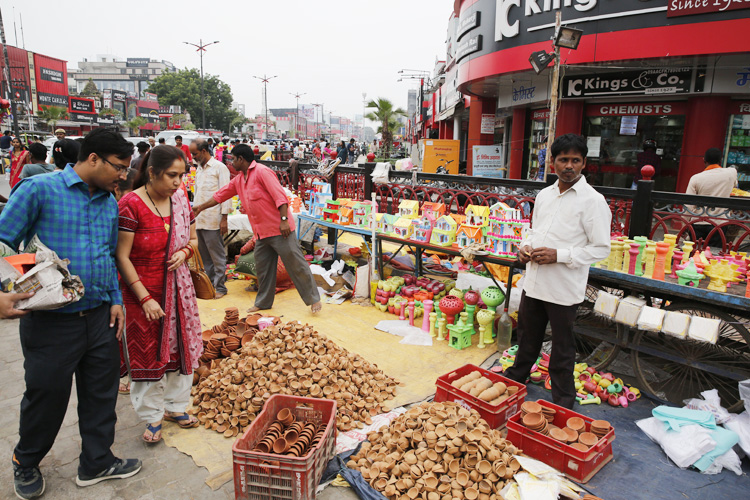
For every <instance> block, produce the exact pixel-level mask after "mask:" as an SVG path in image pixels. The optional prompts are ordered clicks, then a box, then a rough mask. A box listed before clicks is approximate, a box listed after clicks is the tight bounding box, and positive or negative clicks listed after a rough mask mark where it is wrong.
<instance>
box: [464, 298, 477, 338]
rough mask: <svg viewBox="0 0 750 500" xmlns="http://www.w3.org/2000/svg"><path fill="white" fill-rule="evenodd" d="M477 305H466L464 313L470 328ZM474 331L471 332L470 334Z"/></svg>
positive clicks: (472, 324)
mask: <svg viewBox="0 0 750 500" xmlns="http://www.w3.org/2000/svg"><path fill="white" fill-rule="evenodd" d="M476 308H477V306H472V305H468V304H467V305H466V314H467V317H468V319H467V320H466V324H467V325H469V326H470V327H471V329H472V330H473V329H474V311H475V310H476ZM474 333H476V332H472V335H473V334H474Z"/></svg>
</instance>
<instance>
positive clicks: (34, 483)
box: [13, 457, 44, 499]
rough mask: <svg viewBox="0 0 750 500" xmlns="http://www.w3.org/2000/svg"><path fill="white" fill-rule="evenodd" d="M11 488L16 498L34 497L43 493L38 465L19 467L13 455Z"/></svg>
mask: <svg viewBox="0 0 750 500" xmlns="http://www.w3.org/2000/svg"><path fill="white" fill-rule="evenodd" d="M13 488H14V489H15V491H16V496H17V497H18V498H23V499H27V498H36V497H40V496H42V494H44V477H42V472H41V471H40V470H39V467H21V466H20V465H18V464H17V463H16V461H15V457H13Z"/></svg>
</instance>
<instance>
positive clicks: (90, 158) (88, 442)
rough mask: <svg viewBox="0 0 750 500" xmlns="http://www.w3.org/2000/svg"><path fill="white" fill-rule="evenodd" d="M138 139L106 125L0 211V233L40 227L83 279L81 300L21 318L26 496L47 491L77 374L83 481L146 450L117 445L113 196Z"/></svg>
mask: <svg viewBox="0 0 750 500" xmlns="http://www.w3.org/2000/svg"><path fill="white" fill-rule="evenodd" d="M132 154H133V146H132V144H130V143H129V142H127V141H126V140H125V139H123V138H122V137H121V136H120V135H119V134H117V133H116V132H113V131H110V130H107V129H104V128H100V129H96V130H94V131H92V132H90V133H89V134H88V135H87V136H86V138H85V139H84V140H83V142H82V144H81V148H80V153H79V155H78V161H77V163H76V164H75V165H69V166H68V167H66V168H65V170H64V171H62V172H61V173H59V174H56V175H37V176H34V177H32V178H30V179H27V180H24V182H22V183H21V184H19V185H18V187H17V188H16V189H14V190H13V194H12V196H11V197H10V201H9V202H8V204H7V206H6V207H5V210H4V211H3V213H2V215H0V241H2V242H3V243H5V244H6V245H8V246H9V247H11V248H14V249H17V248H19V246H20V245H21V243H22V242H24V243H28V241H29V240H30V239H31V238H32V237H33V236H34V235H37V236H38V237H39V238H40V240H41V241H42V242H43V243H44V244H45V245H47V246H48V247H49V248H50V249H51V250H54V251H55V252H56V253H57V254H58V255H59V256H60V257H61V258H65V259H69V261H70V264H69V265H68V268H69V270H70V273H71V274H75V275H78V276H79V277H80V279H81V281H82V282H83V285H84V287H85V291H86V293H85V295H84V297H83V298H81V300H79V301H78V302H75V303H73V304H69V305H67V306H65V307H62V308H59V309H56V310H54V311H32V312H30V313H29V314H27V315H25V316H23V317H22V318H21V323H20V337H21V348H22V350H23V355H24V370H25V375H24V378H25V382H26V391H25V392H24V396H23V399H22V401H21V418H20V425H19V435H20V438H19V441H18V444H17V445H16V448H15V450H14V452H13V473H14V488H15V492H16V495H17V496H18V497H19V498H35V497H38V496H41V495H42V493H44V478H43V476H42V474H41V471H40V470H39V463H40V462H41V461H42V459H43V458H44V457H45V455H46V454H47V452H48V451H49V450H50V448H51V447H52V444H53V443H54V441H55V438H56V436H57V433H58V431H59V429H60V426H61V424H62V421H63V418H64V417H65V412H66V411H67V407H68V401H69V399H70V391H71V386H72V380H73V374H74V373H75V376H76V390H77V394H78V418H79V430H80V434H81V441H82V443H81V454H80V456H79V465H78V476H77V477H76V484H78V485H79V486H89V485H92V484H96V483H98V482H100V481H104V480H107V479H114V478H125V477H130V476H132V475H134V474H136V473H138V471H139V470H140V469H141V462H140V460H136V459H126V460H122V459H119V458H117V457H115V456H114V455H113V454H112V451H111V449H110V448H111V446H112V443H113V442H114V438H115V422H116V420H117V416H116V413H115V403H116V402H117V384H118V370H117V365H118V358H119V355H118V345H117V341H118V339H119V338H120V335H121V333H122V329H123V323H124V316H123V310H122V293H121V292H120V288H119V286H118V283H117V270H116V268H115V262H114V252H115V245H116V242H117V203H116V202H115V199H114V197H113V196H112V194H111V193H112V191H114V189H115V186H116V185H117V182H118V181H119V180H121V179H122V178H124V177H125V175H126V174H127V171H128V167H129V163H130V157H131V156H132Z"/></svg>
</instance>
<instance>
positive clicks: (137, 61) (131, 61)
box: [125, 57, 151, 68]
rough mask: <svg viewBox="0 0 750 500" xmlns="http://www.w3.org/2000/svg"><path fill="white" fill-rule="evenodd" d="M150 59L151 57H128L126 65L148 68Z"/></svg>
mask: <svg viewBox="0 0 750 500" xmlns="http://www.w3.org/2000/svg"><path fill="white" fill-rule="evenodd" d="M150 61H151V59H149V58H148V57H128V58H127V60H126V61H125V66H126V67H128V68H148V63H149V62H150Z"/></svg>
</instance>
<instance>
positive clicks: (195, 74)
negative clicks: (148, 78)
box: [148, 68, 238, 131]
mask: <svg viewBox="0 0 750 500" xmlns="http://www.w3.org/2000/svg"><path fill="white" fill-rule="evenodd" d="M204 85H205V95H206V127H209V128H216V129H219V130H224V131H228V130H229V128H230V126H231V124H232V121H233V120H234V119H235V118H236V117H237V116H238V113H237V112H236V111H234V110H233V109H232V89H231V88H230V86H229V85H228V84H226V83H224V82H223V81H221V80H220V79H219V78H218V77H216V76H214V75H204ZM148 91H149V92H153V93H155V94H156V95H158V96H159V104H161V105H163V106H168V105H176V106H182V109H184V110H186V111H187V112H188V113H190V116H191V118H192V121H193V123H195V124H196V125H198V126H199V127H200V126H202V123H201V74H200V71H198V70H197V69H194V68H193V69H187V68H186V69H181V70H178V71H176V72H173V73H164V74H162V75H160V76H158V77H157V78H156V79H155V80H154V81H152V82H151V84H150V85H149V87H148Z"/></svg>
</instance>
